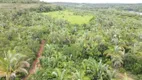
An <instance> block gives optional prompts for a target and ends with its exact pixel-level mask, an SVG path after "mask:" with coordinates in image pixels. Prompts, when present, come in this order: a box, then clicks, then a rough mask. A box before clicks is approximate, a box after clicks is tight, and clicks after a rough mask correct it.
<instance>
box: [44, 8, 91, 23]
mask: <svg viewBox="0 0 142 80" xmlns="http://www.w3.org/2000/svg"><path fill="white" fill-rule="evenodd" d="M42 14H44V15H49V16H52V17H54V18H57V19H64V20H67V21H69V22H70V23H71V24H87V23H88V22H89V21H90V20H91V19H92V16H91V15H77V14H75V13H73V12H70V11H55V12H48V13H42Z"/></svg>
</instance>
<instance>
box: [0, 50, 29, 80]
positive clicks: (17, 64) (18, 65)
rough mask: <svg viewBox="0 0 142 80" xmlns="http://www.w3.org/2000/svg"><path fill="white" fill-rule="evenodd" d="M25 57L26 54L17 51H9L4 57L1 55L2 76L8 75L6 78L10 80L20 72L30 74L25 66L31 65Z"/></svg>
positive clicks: (0, 72) (0, 73)
mask: <svg viewBox="0 0 142 80" xmlns="http://www.w3.org/2000/svg"><path fill="white" fill-rule="evenodd" d="M24 57H25V56H24V55H22V54H18V53H15V51H13V53H11V51H8V53H7V54H5V56H4V57H0V77H6V80H10V78H13V77H14V78H15V77H16V73H18V72H23V73H26V74H28V71H27V70H26V69H25V68H26V67H30V64H29V63H28V62H27V61H24V60H22V59H23V58H24Z"/></svg>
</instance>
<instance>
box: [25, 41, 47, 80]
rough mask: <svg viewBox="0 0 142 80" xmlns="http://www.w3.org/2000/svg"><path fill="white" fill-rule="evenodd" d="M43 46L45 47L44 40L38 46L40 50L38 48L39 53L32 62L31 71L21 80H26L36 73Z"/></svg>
mask: <svg viewBox="0 0 142 80" xmlns="http://www.w3.org/2000/svg"><path fill="white" fill-rule="evenodd" d="M44 45H45V40H42V41H41V44H40V48H39V51H38V53H37V55H36V56H37V57H36V59H35V60H34V62H33V63H32V67H31V69H30V70H29V74H28V75H27V76H26V77H25V78H24V79H23V80H27V79H28V77H29V76H30V75H32V74H34V73H35V72H36V69H37V68H38V67H39V66H40V63H39V58H40V57H41V56H42V52H43V49H44Z"/></svg>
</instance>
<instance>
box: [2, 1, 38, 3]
mask: <svg viewBox="0 0 142 80" xmlns="http://www.w3.org/2000/svg"><path fill="white" fill-rule="evenodd" d="M39 1H40V0H0V3H36V2H39Z"/></svg>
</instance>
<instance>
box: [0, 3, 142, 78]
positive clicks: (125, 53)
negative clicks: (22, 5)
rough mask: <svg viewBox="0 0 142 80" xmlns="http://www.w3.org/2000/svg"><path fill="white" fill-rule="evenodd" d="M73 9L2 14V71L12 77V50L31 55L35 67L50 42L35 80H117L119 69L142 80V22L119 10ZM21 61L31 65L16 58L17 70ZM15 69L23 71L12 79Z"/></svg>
mask: <svg viewBox="0 0 142 80" xmlns="http://www.w3.org/2000/svg"><path fill="white" fill-rule="evenodd" d="M84 5H85V4H84ZM69 6H70V5H68V7H66V8H67V10H64V6H63V7H62V6H55V5H54V6H53V5H51V4H49V5H47V4H43V5H40V7H37V8H31V9H25V10H16V9H15V10H2V11H0V55H1V56H2V57H1V64H0V69H5V70H6V71H7V72H9V68H7V69H6V67H4V66H7V65H5V64H6V63H9V61H10V60H12V58H8V59H9V61H7V60H5V57H6V56H5V54H4V53H5V52H7V51H9V50H15V53H18V55H26V59H28V60H29V61H28V62H30V63H31V62H32V61H33V60H34V58H35V54H36V53H37V52H38V48H39V45H40V41H41V40H45V41H46V45H45V49H44V53H43V56H42V57H41V58H40V64H41V67H40V68H39V69H38V70H37V72H36V74H34V75H33V76H31V77H30V78H29V80H113V79H115V78H117V77H115V72H114V70H115V69H117V70H119V69H126V70H123V71H124V72H125V71H130V72H132V73H133V74H136V75H139V76H138V78H139V80H140V79H141V73H142V71H141V69H142V64H141V55H142V54H141V53H142V49H141V48H142V42H141V41H142V35H141V34H142V32H141V31H142V27H141V26H142V24H141V22H142V17H141V16H140V15H137V14H132V13H129V12H126V11H122V10H117V8H116V9H110V8H109V9H107V8H106V7H105V8H104V9H99V8H97V9H96V8H95V9H93V8H89V7H90V6H92V5H89V6H88V7H85V6H84V7H82V8H80V7H78V6H73V4H72V6H73V8H72V9H68V8H69ZM86 6H87V4H86ZM103 7H104V6H103ZM88 8H89V9H88ZM62 9H63V10H62ZM60 10H62V11H60ZM51 11H54V12H51ZM59 14H60V15H59ZM58 18H59V19H58ZM61 18H62V19H61ZM9 55H10V56H14V55H15V54H13V53H10V54H9ZM3 57H4V58H3ZM17 59H18V60H17ZM21 59H22V61H23V60H25V59H23V57H18V58H17V57H16V59H15V57H14V59H13V61H14V63H13V61H12V63H10V64H11V66H12V68H13V64H14V65H17V64H18V63H19V62H20V61H21ZM15 60H17V61H15ZM15 62H17V63H15ZM19 65H20V64H19ZM1 67H2V68H1ZM15 69H18V67H17V66H16V67H14V68H13V70H12V71H10V73H12V72H13V71H15ZM22 71H25V70H23V69H22ZM18 75H22V74H21V73H18ZM16 78H20V79H21V78H22V77H21V76H17V77H16ZM3 79H5V78H4V77H3Z"/></svg>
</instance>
